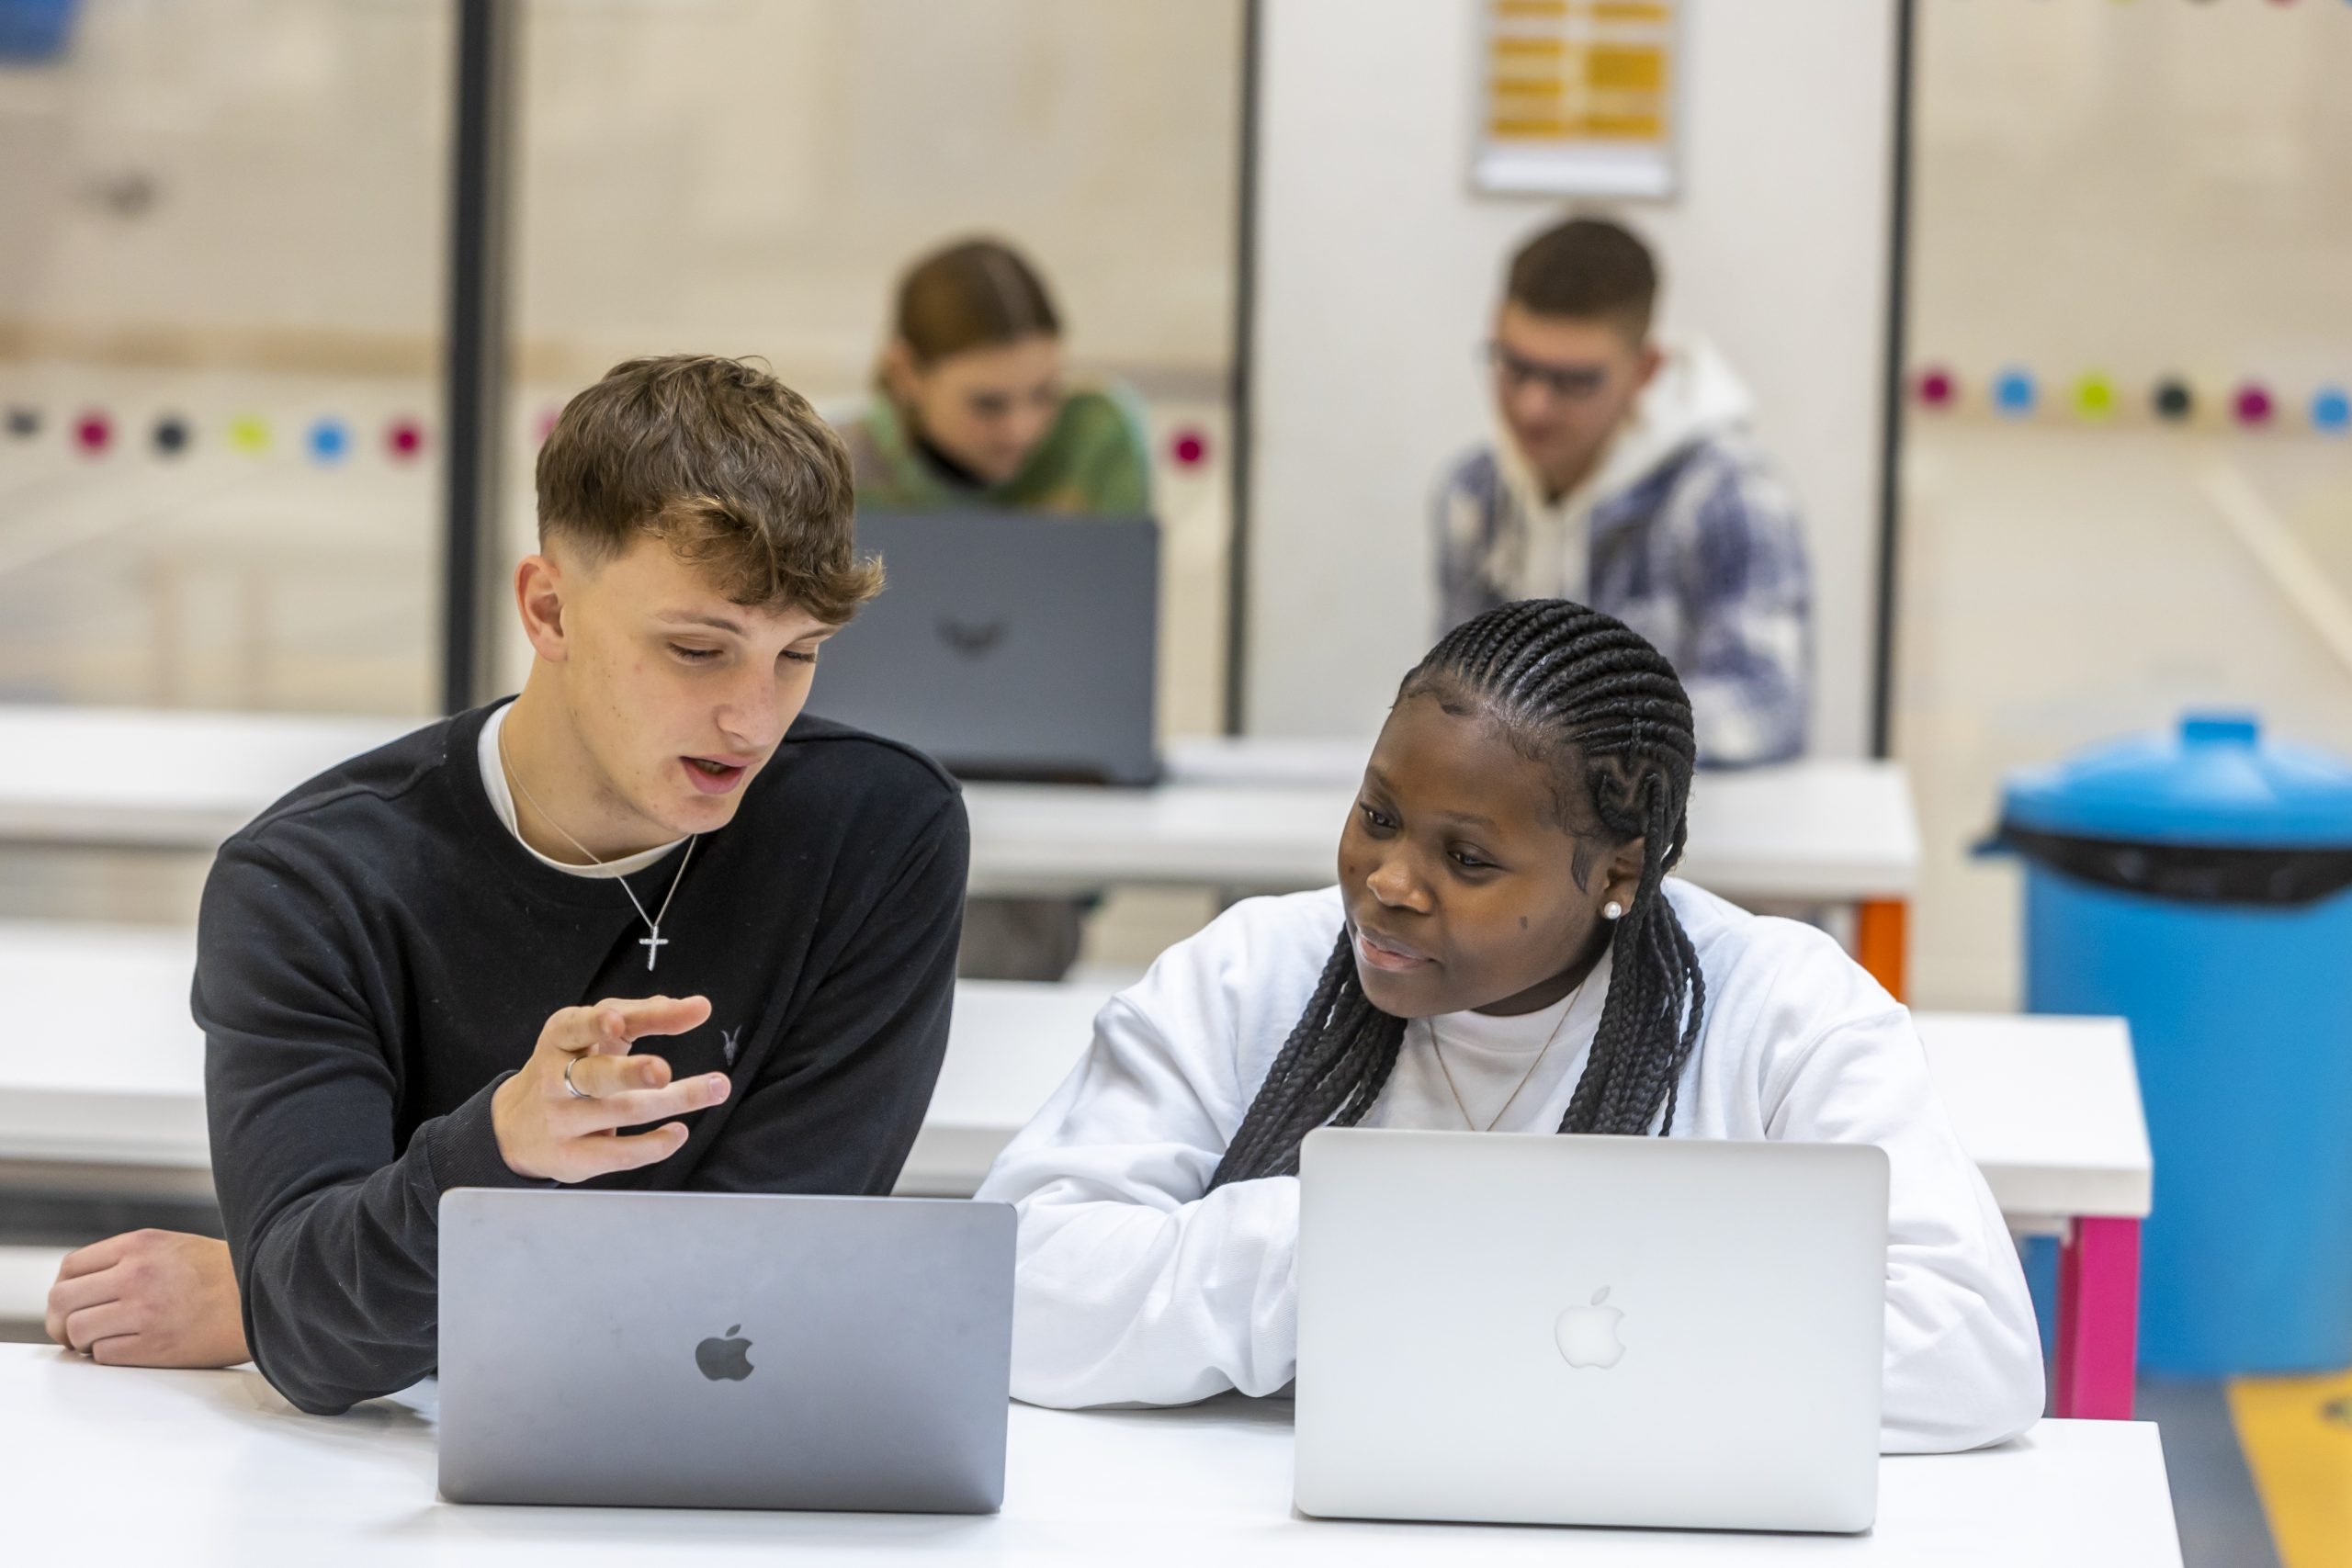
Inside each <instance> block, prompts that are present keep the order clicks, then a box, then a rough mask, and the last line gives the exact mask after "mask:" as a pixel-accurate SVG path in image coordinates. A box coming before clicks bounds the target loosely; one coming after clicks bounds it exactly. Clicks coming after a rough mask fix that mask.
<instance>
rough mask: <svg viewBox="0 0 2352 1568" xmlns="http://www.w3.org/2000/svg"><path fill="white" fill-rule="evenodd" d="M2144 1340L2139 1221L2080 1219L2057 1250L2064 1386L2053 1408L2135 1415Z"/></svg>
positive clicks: (2064, 1412)
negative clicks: (2135, 1371) (2134, 1378)
mask: <svg viewBox="0 0 2352 1568" xmlns="http://www.w3.org/2000/svg"><path fill="white" fill-rule="evenodd" d="M2139 1346H2140V1222H2139V1221H2137V1220H2102V1219H2078V1220H2075V1222H2074V1223H2073V1227H2072V1229H2071V1230H2070V1232H2069V1233H2068V1235H2067V1237H2066V1240H2065V1242H2064V1245H2063V1246H2062V1247H2060V1248H2059V1250H2058V1388H2057V1394H2056V1398H2055V1400H2054V1401H2053V1404H2052V1408H2053V1409H2054V1410H2055V1411H2056V1413H2057V1414H2059V1415H2061V1416H2077V1417H2081V1418H2085V1419H2088V1420H2095V1421H2129V1420H2130V1419H2131V1370H2132V1363H2133V1361H2134V1359H2136V1357H2137V1354H2138V1351H2139Z"/></svg>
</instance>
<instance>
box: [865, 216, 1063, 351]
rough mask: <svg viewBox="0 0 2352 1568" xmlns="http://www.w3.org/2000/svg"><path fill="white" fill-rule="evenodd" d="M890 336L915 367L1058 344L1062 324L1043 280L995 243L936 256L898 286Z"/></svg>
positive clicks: (976, 242) (957, 247)
mask: <svg viewBox="0 0 2352 1568" xmlns="http://www.w3.org/2000/svg"><path fill="white" fill-rule="evenodd" d="M892 330H893V331H895V332H896V333H898V334H899V340H900V341H901V342H903V343H904V344H906V345H907V347H908V349H909V351H910V352H911V353H912V354H913V355H914V356H915V359H916V362H917V363H919V364H923V365H929V364H932V363H933V362H934V361H937V360H941V359H944V358H946V357H947V356H948V355H951V354H961V353H963V352H964V351H965V350H966V349H968V348H994V347H996V346H998V345H999V344H1008V343H1018V342H1019V341H1020V340H1021V339H1023V338H1025V337H1059V336H1060V335H1061V331H1062V319H1061V317H1060V315H1059V314H1058V313H1057V312H1056V311H1055V310H1054V300H1053V296H1052V295H1050V294H1048V293H1046V280H1045V279H1044V278H1042V277H1040V276H1037V269H1036V268H1035V267H1033V266H1031V265H1029V263H1028V262H1027V261H1026V260H1024V259H1023V256H1022V254H1021V253H1020V252H1018V251H1016V250H1014V249H1013V248H1012V246H1011V245H1008V244H1005V243H1003V242H1001V241H999V240H988V239H972V240H964V241H960V242H958V243H956V244H952V245H949V246H946V247H945V248H944V249H942V250H936V251H933V252H932V253H931V254H929V255H927V256H924V257H923V258H922V260H920V261H918V262H916V263H915V264H914V265H912V266H910V267H909V268H908V269H907V273H906V276H904V277H901V278H900V279H899V302H898V309H897V310H896V311H895V312H894V315H893V319H892Z"/></svg>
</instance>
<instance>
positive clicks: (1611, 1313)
mask: <svg viewBox="0 0 2352 1568" xmlns="http://www.w3.org/2000/svg"><path fill="white" fill-rule="evenodd" d="M1624 1315H1625V1314H1623V1313H1622V1312H1619V1311H1618V1310H1617V1309H1616V1308H1615V1307H1613V1306H1611V1305H1610V1304H1609V1287H1608V1286H1606V1285H1603V1286H1601V1287H1600V1289H1599V1290H1597V1291H1595V1292H1593V1293H1592V1304H1591V1305H1590V1306H1580V1307H1570V1308H1569V1309H1568V1310H1567V1311H1566V1312H1564V1313H1562V1314H1560V1318H1559V1321H1558V1322H1557V1323H1555V1324H1554V1325H1552V1337H1553V1338H1554V1339H1555V1340H1557V1341H1558V1342H1559V1346H1560V1355H1561V1357H1562V1359H1565V1360H1566V1362H1567V1363H1568V1365H1570V1366H1572V1367H1599V1368H1600V1369H1601V1370H1602V1371H1608V1370H1609V1369H1610V1368H1611V1367H1613V1366H1615V1365H1616V1364H1617V1358H1619V1357H1620V1356H1623V1354H1624V1353H1625V1344H1624V1341H1623V1340H1621V1339H1619V1338H1618V1337H1617V1323H1618V1320H1619V1319H1620V1318H1622V1317H1623V1316H1624Z"/></svg>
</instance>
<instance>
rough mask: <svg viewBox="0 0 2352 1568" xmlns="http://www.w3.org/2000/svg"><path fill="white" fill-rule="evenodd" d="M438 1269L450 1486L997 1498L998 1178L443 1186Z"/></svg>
mask: <svg viewBox="0 0 2352 1568" xmlns="http://www.w3.org/2000/svg"><path fill="white" fill-rule="evenodd" d="M440 1292H441V1343H440V1351H441V1415H440V1428H441V1495H443V1496H444V1497H447V1498H448V1499H449V1500H450V1501H451V1502H454V1503H558V1504H625V1505H634V1506H655V1507H681V1508H828V1509H833V1508H849V1509H860V1510H871V1511H884V1512H910V1513H989V1512H991V1511H993V1510H995V1509H996V1508H997V1507H998V1506H1001V1503H1002V1501H1003V1496H1004V1438H1005V1410H1006V1402H1007V1399H1008V1397H1009V1387H1010V1382H1011V1371H1012V1206H1011V1205H1010V1204H1005V1203H974V1202H963V1201H944V1200H927V1199H916V1198H816V1197H782V1196H770V1195H765V1194H749V1193H731V1192H728V1193H720V1192H619V1191H587V1192H582V1191H576V1190H575V1191H550V1190H503V1189H502V1190H486V1189H480V1188H468V1189H461V1190H457V1191H453V1192H449V1193H447V1194H446V1195H445V1196H444V1197H443V1198H442V1200H441V1262H440Z"/></svg>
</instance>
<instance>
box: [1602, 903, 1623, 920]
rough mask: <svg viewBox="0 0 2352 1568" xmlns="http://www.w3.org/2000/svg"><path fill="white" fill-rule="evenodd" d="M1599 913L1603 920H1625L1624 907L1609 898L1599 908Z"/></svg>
mask: <svg viewBox="0 0 2352 1568" xmlns="http://www.w3.org/2000/svg"><path fill="white" fill-rule="evenodd" d="M1600 913H1601V915H1602V916H1603V918H1605V919H1611V920H1622V919H1624V918H1625V906H1624V905H1623V904H1620V903H1619V902H1617V900H1616V899H1614V898H1611V900H1609V902H1608V903H1606V904H1603V905H1602V906H1601V907H1600Z"/></svg>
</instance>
